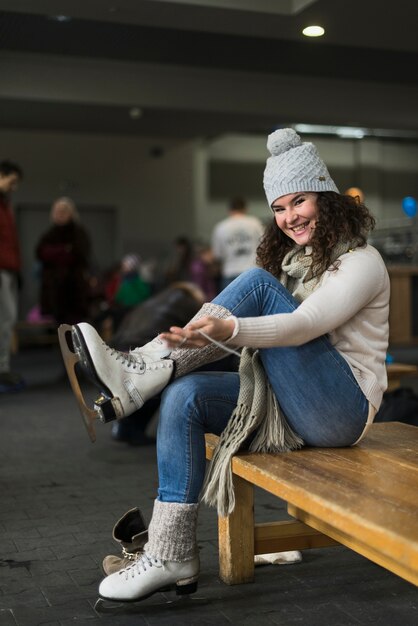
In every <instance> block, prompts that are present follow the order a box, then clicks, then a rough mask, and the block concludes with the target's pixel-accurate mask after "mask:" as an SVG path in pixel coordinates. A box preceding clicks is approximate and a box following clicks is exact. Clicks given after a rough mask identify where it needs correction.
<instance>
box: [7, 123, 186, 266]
mask: <svg viewBox="0 0 418 626" xmlns="http://www.w3.org/2000/svg"><path fill="white" fill-rule="evenodd" d="M0 145H1V155H0V158H1V159H5V158H7V159H12V160H15V161H16V162H18V163H19V164H20V165H21V167H22V168H23V170H24V174H25V176H24V180H23V181H22V183H21V185H20V187H19V190H18V191H17V192H16V194H15V196H14V203H15V204H17V203H19V202H40V203H48V204H50V203H51V202H52V200H53V199H54V198H56V197H57V196H59V195H63V194H65V195H69V196H71V197H72V198H73V199H74V200H75V202H76V203H79V204H94V205H100V204H101V203H103V205H106V206H112V205H113V206H115V207H117V209H118V214H119V228H118V232H116V233H115V237H116V238H117V239H118V246H117V249H119V250H120V251H121V252H126V251H128V250H132V249H133V248H136V249H137V251H138V252H140V253H143V254H145V255H146V256H148V255H149V254H151V252H152V250H153V246H154V245H155V246H156V247H157V248H158V249H159V250H160V249H161V247H162V246H164V245H167V242H168V243H170V242H171V241H172V240H173V239H174V237H175V236H176V235H179V234H188V233H193V232H194V206H193V205H194V189H193V185H194V183H193V154H194V144H193V143H192V142H174V141H160V140H158V141H154V140H152V139H136V138H129V137H124V136H112V135H108V136H102V135H84V134H80V135H77V134H65V133H61V134H60V133H42V132H16V131H0ZM156 147H158V148H161V149H162V155H161V156H159V157H157V158H156V157H155V156H152V155H151V151H152V150H153V149H154V148H156ZM92 235H93V237H94V234H92Z"/></svg>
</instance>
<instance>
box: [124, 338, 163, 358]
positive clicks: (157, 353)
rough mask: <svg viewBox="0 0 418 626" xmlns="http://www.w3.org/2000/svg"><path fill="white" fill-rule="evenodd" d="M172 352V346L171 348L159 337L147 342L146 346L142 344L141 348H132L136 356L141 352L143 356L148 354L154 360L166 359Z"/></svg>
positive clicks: (132, 352)
mask: <svg viewBox="0 0 418 626" xmlns="http://www.w3.org/2000/svg"><path fill="white" fill-rule="evenodd" d="M171 352H172V348H169V347H168V346H167V344H166V342H165V341H163V340H162V339H160V338H159V337H155V339H153V340H152V341H149V342H148V343H146V344H145V346H141V348H135V350H131V354H133V355H134V356H135V354H138V353H139V354H140V355H141V356H143V355H146V356H148V357H150V358H152V359H153V360H157V359H164V358H165V357H167V356H169V355H170V354H171Z"/></svg>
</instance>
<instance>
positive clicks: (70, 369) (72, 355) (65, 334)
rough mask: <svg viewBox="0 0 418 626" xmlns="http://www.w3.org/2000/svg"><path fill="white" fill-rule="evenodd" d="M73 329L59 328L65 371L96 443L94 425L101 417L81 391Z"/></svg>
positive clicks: (92, 438) (78, 359) (85, 422)
mask: <svg viewBox="0 0 418 626" xmlns="http://www.w3.org/2000/svg"><path fill="white" fill-rule="evenodd" d="M71 329H72V327H71V326H69V325H68V324H61V326H60V327H59V328H58V339H59V343H60V348H61V352H62V356H63V358H64V365H65V369H66V370H67V374H68V378H69V380H70V384H71V388H72V390H73V393H74V395H75V397H76V400H77V403H78V406H79V408H80V412H81V415H82V418H83V421H84V424H85V426H86V428H87V432H88V434H89V437H90V439H91V441H92V442H93V443H94V442H95V441H96V432H95V429H94V425H93V424H94V422H95V420H97V419H100V416H99V413H98V411H97V410H95V409H90V408H89V407H88V406H87V405H86V403H85V401H84V397H83V393H82V391H81V388H80V384H79V382H78V379H77V374H76V370H75V366H76V364H77V363H79V362H80V358H79V356H78V354H77V353H76V352H74V350H73V349H72V340H71ZM69 342H70V343H69ZM70 345H71V348H70Z"/></svg>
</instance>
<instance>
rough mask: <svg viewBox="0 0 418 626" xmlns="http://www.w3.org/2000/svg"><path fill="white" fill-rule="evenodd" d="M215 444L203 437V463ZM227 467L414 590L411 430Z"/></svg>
mask: <svg viewBox="0 0 418 626" xmlns="http://www.w3.org/2000/svg"><path fill="white" fill-rule="evenodd" d="M216 442H217V438H216V437H214V436H212V435H208V436H207V456H208V458H210V457H211V454H212V451H213V448H214V446H215V445H216ZM232 469H233V473H234V475H236V476H237V477H240V478H241V479H243V480H244V481H247V482H248V483H249V484H250V485H252V486H254V485H256V486H258V487H261V488H263V489H265V490H266V491H268V492H270V493H272V494H274V495H276V496H277V497H279V498H281V499H283V500H285V501H287V502H288V503H289V512H290V513H291V514H293V515H294V516H295V517H297V518H298V519H299V520H300V521H302V522H304V523H305V524H308V525H309V526H312V527H313V528H316V529H317V530H318V531H320V532H321V533H324V534H326V535H329V536H330V537H332V538H333V539H335V540H336V541H339V542H341V543H342V544H344V545H346V546H347V547H349V548H351V549H354V550H356V551H357V552H359V553H360V554H363V555H364V556H366V557H367V558H369V559H371V560H373V561H374V562H377V563H379V564H380V565H383V566H384V567H387V568H388V569H390V570H391V571H393V572H395V573H396V574H398V575H400V576H403V577H404V578H406V579H407V580H410V581H411V582H414V583H415V584H418V429H417V428H416V427H414V426H408V425H406V424H398V423H393V422H388V423H384V424H374V425H373V426H372V427H371V429H370V430H369V433H368V435H367V437H366V438H365V439H363V440H362V441H361V442H360V443H359V444H358V445H357V446H355V447H353V448H304V449H303V450H300V451H294V452H289V453H283V454H277V455H272V454H254V453H252V454H251V453H247V452H242V453H239V454H238V455H237V456H235V457H234V458H233V460H232ZM239 507H240V508H242V509H243V510H242V511H241V512H240V516H241V517H242V518H245V519H247V524H248V517H249V511H248V509H247V510H246V507H245V504H243V503H242V502H240V503H239ZM245 510H246V511H245ZM252 524H253V522H252ZM288 549H292V548H288ZM293 549H297V548H293ZM241 551H242V550H241ZM248 551H249V548H248ZM253 555H254V552H253ZM247 561H248V562H249V557H248V555H247Z"/></svg>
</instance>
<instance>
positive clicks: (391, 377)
mask: <svg viewBox="0 0 418 626" xmlns="http://www.w3.org/2000/svg"><path fill="white" fill-rule="evenodd" d="M386 371H387V374H388V389H387V390H388V391H393V390H394V389H397V388H398V387H400V386H401V383H402V378H403V377H404V376H416V375H417V374H418V367H417V366H416V365H409V364H408V363H389V365H387V366H386Z"/></svg>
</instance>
